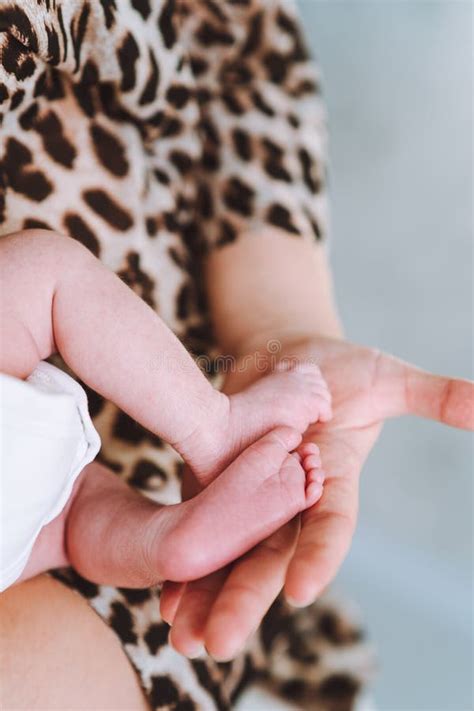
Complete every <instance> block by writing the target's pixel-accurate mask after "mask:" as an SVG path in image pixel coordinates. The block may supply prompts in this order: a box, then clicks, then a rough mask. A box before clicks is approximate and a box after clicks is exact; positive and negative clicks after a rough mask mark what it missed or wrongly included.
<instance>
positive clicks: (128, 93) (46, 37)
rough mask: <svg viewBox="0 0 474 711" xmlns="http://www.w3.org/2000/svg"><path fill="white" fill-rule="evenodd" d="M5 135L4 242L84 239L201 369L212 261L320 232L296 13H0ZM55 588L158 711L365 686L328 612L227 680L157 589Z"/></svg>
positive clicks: (199, 8) (243, 5) (322, 702)
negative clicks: (164, 611) (91, 623)
mask: <svg viewBox="0 0 474 711" xmlns="http://www.w3.org/2000/svg"><path fill="white" fill-rule="evenodd" d="M0 126H1V134H0V234H7V233H9V232H12V231H15V230H19V229H23V228H28V227H43V228H46V229H53V230H56V231H60V232H63V233H65V234H67V235H70V236H71V237H73V238H75V239H77V240H79V241H80V242H82V243H83V244H84V245H85V246H86V247H88V248H89V249H90V250H91V251H92V252H93V253H94V254H95V255H96V256H98V257H99V258H100V259H101V260H102V261H103V262H104V263H105V264H106V265H107V266H108V267H110V268H111V269H113V270H114V271H115V272H116V273H117V274H119V275H120V277H121V278H122V279H123V280H124V281H125V282H126V283H127V284H128V285H129V286H130V287H131V288H132V289H134V290H135V291H136V292H137V293H138V294H139V295H140V296H141V297H142V298H143V299H144V300H145V301H147V303H148V304H150V305H151V306H152V307H153V308H154V309H156V310H157V311H158V312H159V313H160V315H161V316H162V318H163V319H164V320H165V321H166V322H167V323H168V324H169V325H170V327H171V328H172V329H173V330H174V332H175V333H176V334H177V335H178V336H179V337H180V338H181V339H182V340H183V341H184V342H185V343H186V344H187V345H188V347H190V348H191V349H192V351H193V352H194V353H196V354H203V353H211V354H212V352H213V349H214V345H213V341H212V332H211V329H210V324H209V318H208V314H207V311H206V303H205V298H204V290H203V288H202V278H201V262H202V258H203V255H205V254H206V252H208V251H209V250H211V249H217V248H220V247H221V246H223V245H226V244H228V243H230V242H232V241H233V240H235V239H237V238H238V235H239V234H240V233H241V232H243V231H244V230H245V231H246V232H248V231H250V232H252V233H254V234H255V238H258V237H257V235H258V232H259V229H260V228H261V227H262V226H263V225H273V226H276V227H278V228H280V229H283V230H285V231H286V232H287V233H289V234H290V235H293V236H294V237H295V239H305V240H311V241H314V240H316V241H317V240H321V239H322V238H323V237H324V236H325V234H326V231H327V215H326V212H327V207H326V203H327V199H326V190H325V162H324V153H325V129H324V109H323V105H322V102H321V101H320V96H319V77H318V72H317V69H316V68H315V66H314V64H312V63H311V62H310V61H309V59H308V54H307V51H306V48H305V45H304V42H303V40H302V36H301V32H300V28H299V24H298V20H297V17H296V15H295V11H294V8H293V6H292V4H291V2H287V1H285V0H225V1H224V0H221V1H220V2H219V1H218V0H0ZM89 399H90V408H91V413H92V415H93V416H94V420H95V424H96V426H97V428H98V430H99V432H100V434H101V437H102V442H103V447H102V452H101V459H102V461H103V462H105V463H106V464H108V465H109V466H110V467H112V469H114V470H115V471H116V472H117V474H119V475H120V476H122V477H124V478H125V479H126V480H127V481H128V482H129V483H130V485H131V486H134V487H136V488H138V489H139V490H140V491H142V492H143V493H144V494H145V495H146V496H149V497H151V498H153V499H154V500H156V501H159V502H161V503H171V502H175V501H177V500H179V464H178V461H177V459H176V456H175V454H174V452H173V451H172V449H171V448H170V447H168V446H167V445H166V444H164V443H163V442H161V441H160V440H158V439H157V438H156V437H154V436H152V435H151V434H150V433H148V432H147V431H145V430H143V429H142V428H141V427H139V426H138V425H137V424H136V423H135V422H133V421H132V420H131V419H130V418H129V417H128V416H126V415H125V414H124V413H123V412H120V411H119V410H118V409H117V408H116V407H115V406H114V405H112V404H111V403H109V402H104V401H103V400H102V399H101V398H100V397H99V396H97V394H95V393H93V392H89ZM58 575H59V577H60V578H61V580H62V581H63V582H65V583H66V584H68V585H70V586H72V587H73V588H75V589H76V590H78V591H79V592H80V593H81V594H82V595H84V596H85V597H86V598H87V599H88V600H89V601H90V603H91V605H92V606H93V608H94V609H95V610H96V611H97V612H98V614H99V615H101V616H102V617H103V619H104V620H105V621H106V622H107V623H108V624H109V625H110V626H111V627H112V628H113V629H114V630H115V631H116V633H117V635H118V636H119V638H120V640H121V642H122V644H123V646H124V649H125V651H126V653H127V654H128V656H129V658H130V660H131V663H132V664H133V665H134V667H135V669H136V670H137V672H138V674H139V677H140V680H141V683H142V686H143V689H144V691H145V693H146V695H147V698H148V699H149V703H150V707H151V708H169V709H181V711H184V709H193V708H200V709H215V708H221V709H222V708H228V707H229V705H230V704H231V702H232V700H233V699H234V698H235V697H236V696H237V694H238V692H239V691H241V690H242V689H243V688H244V686H245V685H246V684H247V683H248V681H249V680H250V679H251V678H253V677H254V676H255V674H258V673H259V674H264V675H265V676H266V677H267V679H271V680H272V681H273V683H274V684H275V685H277V686H278V687H279V688H281V689H283V690H284V691H289V692H290V693H291V694H293V695H296V694H299V695H301V696H302V697H304V696H308V695H309V698H311V699H312V702H313V706H312V707H313V708H321V709H333V708H334V709H336V708H337V709H338V710H339V709H341V710H342V709H346V708H347V709H348V708H351V707H352V705H353V701H354V699H355V697H356V695H357V693H358V691H359V689H360V687H361V685H362V682H363V679H364V674H365V671H364V670H365V669H366V666H367V656H366V654H365V652H364V646H363V643H362V641H361V633H360V630H359V629H358V627H357V626H355V625H354V624H353V623H351V622H350V620H349V619H347V618H346V616H344V615H343V612H342V610H341V609H340V608H338V607H331V606H330V605H329V603H322V602H321V603H318V605H316V606H313V608H312V609H310V610H309V611H304V612H301V611H300V612H298V613H297V614H296V613H290V611H289V610H288V609H287V608H285V606H284V605H283V603H281V602H277V603H275V605H274V606H273V608H272V610H271V611H270V613H269V615H268V616H267V618H266V621H265V622H264V624H263V626H262V630H261V632H260V633H259V634H258V635H256V638H255V640H254V642H253V644H252V647H251V648H250V649H249V651H248V652H247V653H246V654H245V655H242V657H241V658H239V659H238V660H236V661H235V662H234V663H232V664H226V665H218V664H215V663H214V662H212V660H200V661H198V660H195V661H192V662H191V661H188V660H185V659H183V658H181V657H180V656H179V655H177V654H176V653H175V652H174V651H173V650H172V649H171V648H170V647H169V645H168V644H167V632H168V628H167V626H166V624H165V623H164V622H163V621H161V619H160V618H159V611H158V610H159V608H158V604H157V598H158V596H159V591H158V590H128V589H115V588H110V587H105V586H97V585H94V584H92V583H89V582H87V581H85V580H83V579H81V578H80V577H79V576H77V574H75V573H74V572H73V571H62V572H61V573H58ZM276 652H278V653H276Z"/></svg>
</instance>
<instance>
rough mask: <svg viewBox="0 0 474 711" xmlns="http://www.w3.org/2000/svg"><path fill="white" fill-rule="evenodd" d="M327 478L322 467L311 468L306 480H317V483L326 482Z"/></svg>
mask: <svg viewBox="0 0 474 711" xmlns="http://www.w3.org/2000/svg"><path fill="white" fill-rule="evenodd" d="M325 478H326V475H325V473H324V472H323V470H322V469H310V470H309V472H308V473H307V475H306V480H307V481H308V483H309V482H316V483H317V484H324V480H325Z"/></svg>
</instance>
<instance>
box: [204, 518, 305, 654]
mask: <svg viewBox="0 0 474 711" xmlns="http://www.w3.org/2000/svg"><path fill="white" fill-rule="evenodd" d="M299 530H300V525H299V518H298V517H297V518H295V519H294V520H293V521H291V522H290V523H288V524H286V526H284V527H283V528H281V529H280V530H279V531H277V532H276V533H274V534H273V535H272V536H270V538H268V539H267V540H266V541H264V542H263V543H260V544H259V545H258V546H256V547H255V548H254V549H253V550H252V551H250V552H249V553H247V554H246V555H245V556H243V557H242V558H241V559H240V560H238V561H237V562H236V563H235V565H234V567H233V568H232V571H231V572H230V574H229V577H228V578H227V580H226V581H225V583H224V586H223V588H222V590H221V591H220V593H219V595H218V596H217V598H216V601H215V603H214V606H213V608H212V610H211V613H210V615H209V619H208V622H207V625H206V629H205V632H204V643H205V647H206V649H207V651H208V652H209V654H210V655H211V656H212V657H214V658H215V659H217V660H218V661H226V660H229V659H233V658H234V657H235V656H236V655H237V654H238V653H239V651H240V650H241V649H242V648H243V647H244V645H245V643H246V641H247V639H248V638H249V637H250V635H251V634H252V633H253V632H254V631H255V630H256V629H257V627H258V626H259V624H260V622H261V621H262V619H263V617H264V615H265V613H266V612H267V610H268V608H269V607H270V605H271V604H272V602H273V601H274V600H275V598H276V597H277V596H278V594H279V593H280V591H281V589H282V587H283V583H284V581H285V575H286V570H287V567H288V564H289V562H290V560H291V557H292V555H293V552H294V550H295V545H296V542H297V540H298V534H299Z"/></svg>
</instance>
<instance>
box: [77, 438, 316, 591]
mask: <svg viewBox="0 0 474 711" xmlns="http://www.w3.org/2000/svg"><path fill="white" fill-rule="evenodd" d="M300 441H301V435H300V434H299V433H298V432H297V431H296V430H294V429H291V428H288V427H279V428H277V429H275V430H273V431H272V432H270V433H268V434H266V435H265V436H264V437H262V438H261V439H260V440H258V441H257V442H255V443H254V444H252V445H251V446H250V447H248V449H246V450H245V451H244V452H243V453H242V454H241V455H240V456H239V457H238V458H237V459H236V460H235V461H234V462H232V464H230V466H228V467H227V469H226V470H225V471H224V472H222V474H221V475H220V476H219V477H218V478H217V479H216V480H215V481H214V482H212V484H210V485H209V486H208V487H207V488H206V489H204V490H203V491H202V492H201V493H200V494H199V495H198V496H196V497H195V498H193V499H190V500H189V501H186V502H184V503H182V504H177V505H175V506H165V507H157V506H156V505H154V504H152V503H151V502H150V501H147V500H146V499H144V498H143V497H137V496H136V495H135V494H134V493H133V492H130V490H128V491H125V492H122V496H121V497H120V499H118V498H117V496H116V495H115V496H114V495H111V493H110V491H109V492H108V495H107V496H106V498H104V496H103V495H102V496H101V495H100V491H98V490H97V489H96V490H95V492H92V493H89V496H88V497H87V494H83V498H84V497H86V498H85V502H86V504H87V505H84V503H82V504H81V502H80V501H78V502H76V503H75V504H74V505H73V507H72V509H71V515H70V520H69V522H68V533H67V535H68V553H69V559H70V561H71V564H72V565H73V566H74V567H75V568H76V569H77V570H78V571H79V572H80V573H81V574H82V575H83V576H84V577H86V578H88V579H89V580H93V581H95V582H100V583H106V584H113V585H122V586H126V587H148V586H151V585H155V584H157V583H158V582H160V581H162V580H172V581H178V582H179V581H186V580H193V579H196V578H200V577H202V576H204V575H207V574H208V573H211V572H213V571H214V570H217V569H219V568H221V567H222V566H224V565H226V564H227V563H229V562H230V561H232V560H234V559H235V558H237V557H239V556H240V555H243V554H244V553H245V552H247V551H248V550H250V549H251V548H252V547H253V546H254V545H256V544H257V543H258V542H259V541H261V540H263V539H264V538H266V537H267V536H269V535H270V534H271V533H273V532H274V531H276V530H277V529H278V528H280V527H281V526H283V525H284V524H285V523H286V522H287V521H289V520H290V519H291V518H293V517H294V516H295V515H296V514H297V513H299V512H300V511H303V510H304V509H305V508H307V507H309V506H312V505H314V504H315V503H316V501H317V500H318V499H319V498H320V496H321V494H322V484H323V481H324V474H323V472H322V470H321V468H320V462H319V453H318V449H317V447H316V446H315V445H303V446H302V447H301V448H300V449H299V450H298V451H297V452H294V453H293V454H290V453H289V452H290V451H292V450H293V449H294V448H295V447H297V446H298V444H299V442H300ZM103 493H107V492H103ZM91 507H93V508H94V507H95V509H96V510H91ZM97 507H99V508H101V511H99V510H98V508H97Z"/></svg>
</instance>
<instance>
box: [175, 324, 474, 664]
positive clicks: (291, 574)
mask: <svg viewBox="0 0 474 711" xmlns="http://www.w3.org/2000/svg"><path fill="white" fill-rule="evenodd" d="M281 356H282V357H295V356H296V357H298V358H302V359H312V360H315V361H316V362H317V363H318V364H319V365H320V367H321V369H322V371H323V374H324V376H325V378H326V379H327V381H328V384H329V387H330V389H331V392H332V396H333V411H334V416H333V419H332V420H331V422H329V423H327V424H316V425H314V426H312V427H311V428H310V429H309V430H308V431H307V432H306V434H305V441H313V442H316V443H317V444H318V445H319V447H320V449H321V456H322V461H323V468H324V470H325V472H326V482H325V486H324V494H323V497H322V499H321V501H320V502H318V504H316V505H315V506H314V507H312V508H311V509H308V510H307V511H305V512H304V514H303V515H302V516H301V526H300V522H299V521H293V522H291V523H290V524H287V526H285V527H284V528H282V529H280V531H278V532H277V533H275V534H274V535H273V536H271V537H270V538H268V539H267V540H266V541H264V542H262V543H261V544H259V545H258V546H256V547H255V548H254V549H253V550H252V551H250V552H249V553H248V554H247V555H245V556H243V557H242V558H241V559H239V560H238V561H236V562H235V563H234V564H233V565H232V566H228V567H227V568H226V569H224V570H221V571H218V572H217V573H214V574H213V575H210V576H207V577H206V578H203V579H201V580H199V581H195V582H193V583H189V584H188V585H187V586H186V588H183V586H175V585H173V584H167V585H166V587H165V590H164V592H163V598H162V605H161V609H162V614H163V616H164V618H165V619H167V620H168V621H170V622H173V630H172V634H171V640H172V642H173V644H174V645H175V646H176V648H177V649H179V651H181V652H182V653H184V654H188V655H193V654H195V653H197V651H199V650H200V648H201V647H202V646H203V645H205V647H206V648H207V650H208V651H209V652H210V653H211V654H212V655H213V656H215V657H216V658H218V659H227V658H230V657H232V656H234V655H235V654H236V653H237V652H238V651H239V649H240V648H241V647H242V645H243V644H244V643H245V640H246V639H247V637H248V635H249V634H251V633H252V632H253V631H254V629H255V628H256V627H257V626H258V624H259V623H260V621H261V619H262V617H263V615H264V614H265V612H266V610H267V609H268V607H269V605H270V604H271V603H272V602H273V600H274V598H275V597H276V596H277V595H278V593H279V592H280V590H281V588H282V587H283V586H284V588H285V594H286V596H287V598H288V599H289V600H291V601H292V602H293V603H294V604H300V605H304V604H309V603H310V602H312V601H313V600H314V598H315V597H316V596H317V595H318V594H319V593H320V592H321V590H322V589H323V588H324V587H326V585H327V584H328V583H329V582H330V581H331V580H332V579H333V577H334V576H335V574H336V573H337V571H338V569H339V567H340V565H341V563H342V560H343V559H344V556H345V555H346V553H347V550H348V548H349V546H350V543H351V540H352V535H353V532H354V528H355V524H356V520H357V508H358V483H359V475H360V472H361V469H362V466H363V464H364V461H365V459H366V458H367V455H368V454H369V452H370V450H371V448H372V447H373V445H374V442H375V440H376V439H377V436H378V434H379V432H380V429H381V426H382V424H383V421H384V420H385V419H387V418H388V417H393V416H396V415H402V414H408V413H410V414H415V415H421V416H423V417H429V418H431V419H435V420H439V421H441V422H443V423H445V424H448V425H452V426H454V427H460V428H465V429H474V413H473V395H474V386H473V384H472V383H469V382H467V381H463V380H458V379H450V378H444V377H441V376H435V375H431V374H429V373H426V372H424V371H421V370H419V369H417V368H415V367H413V366H411V365H408V364H406V363H403V362H402V361H400V360H398V359H396V358H393V357H392V356H388V355H385V354H383V353H380V352H379V351H376V350H374V349H370V348H364V347H360V346H356V345H353V344H351V343H347V342H345V341H339V340H333V339H328V338H323V337H316V338H313V339H311V340H308V341H305V342H304V343H302V344H300V345H298V346H296V347H292V348H291V351H287V352H282V353H281ZM248 377H250V378H252V377H253V378H255V374H254V375H253V376H252V375H250V376H248ZM231 379H232V378H231ZM247 382H248V379H247ZM245 384H246V383H245ZM235 387H236V383H235V382H233V383H231V388H232V389H235ZM241 387H243V383H242V385H241Z"/></svg>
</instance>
